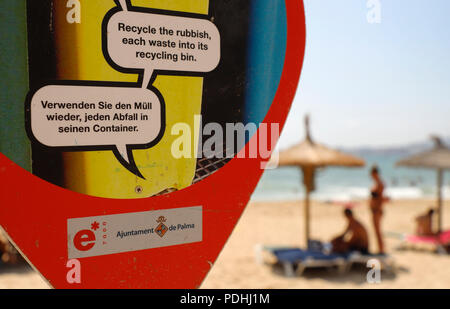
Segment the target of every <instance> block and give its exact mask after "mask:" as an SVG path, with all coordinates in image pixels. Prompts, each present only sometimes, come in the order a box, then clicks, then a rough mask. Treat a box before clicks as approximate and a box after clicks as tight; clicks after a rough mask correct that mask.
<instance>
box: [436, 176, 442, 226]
mask: <svg viewBox="0 0 450 309" xmlns="http://www.w3.org/2000/svg"><path fill="white" fill-rule="evenodd" d="M442 181H443V172H442V169H439V170H438V176H437V194H438V196H437V202H438V209H437V212H438V233H441V232H442Z"/></svg>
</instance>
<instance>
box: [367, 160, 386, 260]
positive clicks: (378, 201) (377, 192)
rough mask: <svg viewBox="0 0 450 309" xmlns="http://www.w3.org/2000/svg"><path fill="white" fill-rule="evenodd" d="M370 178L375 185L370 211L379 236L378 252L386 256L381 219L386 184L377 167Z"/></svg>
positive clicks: (371, 195)
mask: <svg viewBox="0 0 450 309" xmlns="http://www.w3.org/2000/svg"><path fill="white" fill-rule="evenodd" d="M370 176H371V177H372V180H373V181H374V184H373V186H372V188H371V190H370V203H369V206H370V210H371V211H372V221H373V226H374V229H375V234H376V236H377V243H378V252H379V253H380V254H384V241H383V233H382V231H381V218H382V217H383V202H384V195H383V193H384V184H383V181H382V180H381V178H380V171H379V169H378V167H377V166H373V167H372V169H371V170H370Z"/></svg>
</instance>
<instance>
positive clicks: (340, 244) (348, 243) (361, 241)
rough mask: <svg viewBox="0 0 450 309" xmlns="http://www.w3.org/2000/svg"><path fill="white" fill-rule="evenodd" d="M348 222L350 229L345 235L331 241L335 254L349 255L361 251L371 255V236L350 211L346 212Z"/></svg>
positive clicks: (348, 228)
mask: <svg viewBox="0 0 450 309" xmlns="http://www.w3.org/2000/svg"><path fill="white" fill-rule="evenodd" d="M344 215H345V217H346V218H347V220H348V227H347V229H346V230H345V232H344V234H342V235H340V236H338V237H336V238H334V239H333V240H332V241H331V244H332V245H333V252H334V253H347V252H351V251H359V252H361V253H363V254H367V253H369V236H368V234H367V231H366V229H365V228H364V226H363V225H362V224H361V223H360V222H359V221H358V220H356V219H355V218H354V216H353V212H352V211H351V210H350V209H346V210H345V211H344Z"/></svg>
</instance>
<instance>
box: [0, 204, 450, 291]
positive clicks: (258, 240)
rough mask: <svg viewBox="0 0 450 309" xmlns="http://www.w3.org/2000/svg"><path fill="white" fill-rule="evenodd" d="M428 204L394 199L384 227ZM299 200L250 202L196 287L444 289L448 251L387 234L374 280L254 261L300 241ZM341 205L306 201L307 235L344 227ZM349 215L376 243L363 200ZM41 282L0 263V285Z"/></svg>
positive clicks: (404, 224) (390, 228) (449, 215)
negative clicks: (388, 266) (383, 261)
mask: <svg viewBox="0 0 450 309" xmlns="http://www.w3.org/2000/svg"><path fill="white" fill-rule="evenodd" d="M431 205H433V201H432V200H397V201H394V202H390V203H388V204H387V205H386V206H385V220H384V223H383V228H384V231H385V232H391V233H411V232H413V231H414V225H413V218H414V217H415V216H416V215H417V214H419V213H422V212H424V211H425V210H426V209H427V207H429V206H431ZM301 206H302V203H301V202H283V203H281V202H279V203H259V202H258V203H250V204H249V206H248V207H247V209H246V211H245V213H244V215H243V216H242V218H241V220H240V221H239V224H238V225H237V227H236V229H235V231H234V232H233V234H232V236H231V238H230V239H229V241H228V243H227V244H226V246H225V248H224V250H223V251H222V253H221V255H220V256H219V258H218V260H217V262H216V264H215V266H214V268H213V269H212V270H211V272H210V274H209V275H208V277H207V278H206V279H205V281H204V283H203V285H202V288H224V289H228V288H255V289H260V288H267V289H272V288H276V289H284V288H288V289H291V288H293V289H296V288H300V289H303V288H351V289H353V288H450V256H445V255H438V254H436V253H433V252H431V250H430V249H431V248H427V247H421V248H417V249H415V250H399V249H398V246H399V245H400V240H399V239H398V238H395V237H387V238H386V242H387V248H388V251H389V253H390V254H391V255H392V256H393V257H394V259H395V262H396V265H397V268H398V269H397V271H396V273H395V274H393V273H390V272H383V273H382V277H381V280H382V282H381V283H380V284H369V283H367V281H366V273H367V269H365V268H363V267H357V268H353V269H352V270H350V271H349V272H348V273H346V274H343V275H341V274H338V273H337V272H336V271H327V270H320V269H319V270H309V271H306V272H305V273H304V275H303V276H302V277H295V278H286V277H284V276H283V275H282V272H281V269H279V268H277V267H271V266H270V265H264V264H263V265H261V264H258V263H256V261H255V258H254V248H255V245H257V244H263V245H281V246H304V240H303V238H304V237H303V209H302V207H301ZM342 209H343V208H342V206H339V205H332V204H326V203H320V202H314V203H313V205H312V236H313V238H314V239H319V240H323V241H326V240H329V239H331V238H332V237H333V236H335V235H336V234H338V233H340V232H341V231H342V230H343V229H344V228H345V221H344V219H343V217H342V215H341V212H342ZM354 212H355V215H356V216H357V218H359V220H360V221H362V222H363V223H364V224H365V225H366V226H367V227H369V232H370V236H371V250H372V251H374V250H376V248H375V247H374V245H375V240H374V233H373V230H372V228H371V225H370V213H369V211H368V207H367V205H366V203H365V202H361V203H359V206H356V207H355V208H354ZM444 226H445V227H450V201H447V202H446V204H445V212H444ZM47 287H48V286H47V284H46V283H45V281H44V280H43V279H42V278H41V277H40V275H39V274H37V273H35V272H34V271H33V270H31V269H30V268H29V267H26V266H20V267H14V268H7V267H5V266H1V267H0V288H47Z"/></svg>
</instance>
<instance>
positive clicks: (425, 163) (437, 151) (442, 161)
mask: <svg viewBox="0 0 450 309" xmlns="http://www.w3.org/2000/svg"><path fill="white" fill-rule="evenodd" d="M432 139H433V141H434V144H435V145H434V148H433V149H431V150H428V151H424V152H422V153H418V154H415V155H412V156H410V157H408V158H405V159H403V160H400V161H398V162H397V164H396V165H397V166H405V167H415V168H431V169H435V170H436V171H437V204H438V211H437V213H438V232H439V233H440V232H442V183H443V174H444V170H449V169H450V149H448V148H447V147H445V145H444V144H443V143H442V141H441V139H440V138H439V137H432Z"/></svg>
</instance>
